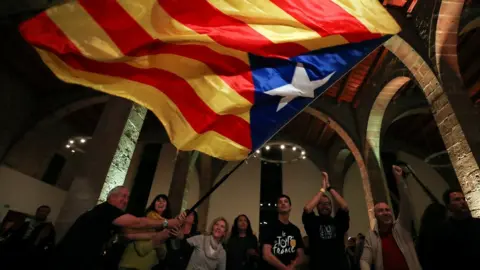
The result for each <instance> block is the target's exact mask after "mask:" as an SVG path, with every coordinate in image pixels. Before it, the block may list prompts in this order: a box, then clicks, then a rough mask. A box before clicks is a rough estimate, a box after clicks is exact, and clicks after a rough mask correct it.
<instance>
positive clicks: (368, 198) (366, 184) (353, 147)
mask: <svg viewBox="0 0 480 270" xmlns="http://www.w3.org/2000/svg"><path fill="white" fill-rule="evenodd" d="M304 112H306V113H308V114H310V115H312V116H314V117H316V118H318V119H320V120H322V121H324V122H325V123H328V124H329V125H330V127H331V128H332V129H333V130H335V132H336V133H337V134H338V136H340V138H342V140H343V141H344V142H345V144H346V145H347V147H348V149H349V150H350V152H351V153H352V155H353V157H354V158H355V161H356V162H357V165H358V168H359V169H360V175H361V177H362V186H363V191H364V192H365V202H366V203H367V209H368V219H369V221H370V226H371V227H372V228H373V226H374V225H375V215H374V213H373V206H374V202H373V196H372V190H371V187H370V181H369V178H368V171H367V168H366V164H365V160H364V159H363V156H362V153H361V152H360V149H359V148H358V146H357V144H356V143H355V141H354V140H353V139H352V137H350V135H348V133H347V132H346V131H345V129H344V128H343V127H342V126H340V125H339V124H338V123H337V122H336V121H335V120H334V119H332V118H331V117H330V116H328V115H327V114H325V113H323V112H321V111H319V110H316V109H313V108H311V107H307V108H306V109H305V110H304Z"/></svg>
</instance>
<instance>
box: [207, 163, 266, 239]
mask: <svg viewBox="0 0 480 270" xmlns="http://www.w3.org/2000/svg"><path fill="white" fill-rule="evenodd" d="M235 165H236V163H235V162H230V163H228V164H227V165H226V166H225V167H224V168H223V170H222V171H221V172H220V174H219V177H218V178H217V180H216V181H218V180H220V178H221V177H222V176H223V175H225V173H227V172H228V171H230V170H231V169H232V167H234V166H235ZM240 214H245V215H247V216H248V218H249V219H250V222H251V223H252V229H253V231H254V232H255V233H258V227H259V222H260V221H259V217H260V161H259V160H258V159H256V158H251V159H249V161H248V163H246V164H243V165H242V166H241V167H240V168H239V169H238V170H237V171H236V172H234V173H233V174H232V175H231V176H230V177H229V179H228V180H227V181H226V182H225V183H223V184H222V185H221V186H220V187H219V188H218V189H217V190H216V191H215V192H214V193H213V194H212V195H211V197H210V204H209V209H208V218H207V228H208V226H210V223H211V222H212V220H213V219H215V218H217V217H219V216H223V217H225V218H226V219H227V221H228V222H229V226H230V228H231V226H232V222H233V220H234V219H235V218H236V217H237V216H238V215H240Z"/></svg>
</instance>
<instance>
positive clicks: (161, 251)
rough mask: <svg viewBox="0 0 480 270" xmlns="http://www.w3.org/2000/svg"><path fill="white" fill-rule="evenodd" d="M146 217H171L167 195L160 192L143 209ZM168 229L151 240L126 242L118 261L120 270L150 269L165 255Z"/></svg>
mask: <svg viewBox="0 0 480 270" xmlns="http://www.w3.org/2000/svg"><path fill="white" fill-rule="evenodd" d="M145 215H146V217H147V218H151V219H157V220H164V219H170V218H172V212H171V210H170V203H169V201H168V196H167V195H165V194H160V195H157V196H156V197H155V199H153V201H152V203H151V204H150V206H149V207H148V208H147V210H146V211H145ZM169 236H170V234H169V230H163V231H162V232H160V234H159V235H158V237H156V238H154V239H152V240H137V241H134V242H132V243H130V244H128V246H127V248H126V249H125V252H124V253H123V256H122V260H121V261H120V264H119V266H120V270H150V269H151V268H152V267H153V266H155V265H156V264H157V263H158V262H159V261H160V260H163V259H164V258H165V255H166V252H167V250H166V246H165V241H166V240H167V239H168V238H169Z"/></svg>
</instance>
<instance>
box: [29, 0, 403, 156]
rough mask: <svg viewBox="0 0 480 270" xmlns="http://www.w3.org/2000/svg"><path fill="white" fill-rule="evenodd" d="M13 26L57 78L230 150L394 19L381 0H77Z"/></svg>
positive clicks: (259, 136) (182, 138)
mask: <svg viewBox="0 0 480 270" xmlns="http://www.w3.org/2000/svg"><path fill="white" fill-rule="evenodd" d="M20 31H21V33H22V35H23V36H24V38H25V39H26V40H27V41H28V42H29V43H31V44H32V45H33V46H34V47H35V48H36V50H37V51H38V53H39V54H40V56H41V58H42V60H43V61H44V62H45V64H47V66H48V67H49V68H50V69H51V70H52V71H53V72H54V73H55V74H56V76H58V77H59V78H60V79H62V80H64V81H66V82H70V83H76V84H82V85H85V86H88V87H91V88H94V89H96V90H99V91H102V92H105V93H109V94H112V95H116V96H120V97H124V98H127V99H130V100H132V101H134V102H136V103H138V104H141V105H143V106H145V107H147V108H148V109H150V110H151V111H153V112H154V113H155V115H156V116H157V117H158V118H159V119H160V121H161V122H162V123H163V125H164V126H165V128H166V130H167V133H168V135H169V137H170V140H171V142H172V143H173V144H174V145H175V146H176V147H177V148H178V149H181V150H198V151H201V152H204V153H207V154H209V155H212V156H214V157H218V158H222V159H226V160H238V159H243V158H245V157H247V156H248V154H249V153H250V152H251V151H252V150H255V149H257V148H258V147H260V146H261V145H262V144H263V143H264V142H265V141H267V140H268V139H269V138H270V137H271V136H272V135H273V134H274V133H276V132H277V131H278V130H279V129H280V128H281V127H282V126H283V125H284V124H285V123H287V122H288V121H289V120H290V119H291V118H292V117H294V116H295V115H296V114H297V113H298V112H300V111H301V110H302V109H303V108H304V107H305V106H307V105H308V104H309V103H310V102H312V101H313V100H314V99H315V98H316V97H318V96H319V95H320V94H321V93H323V92H324V91H325V90H326V89H328V87H329V86H330V85H331V84H333V83H334V82H335V81H336V80H338V79H339V78H340V77H341V76H343V74H345V73H346V72H348V71H349V70H350V69H351V68H352V67H353V66H354V65H355V64H357V63H358V62H359V61H361V60H362V59H363V58H364V57H365V56H367V55H368V54H369V53H370V52H372V51H373V50H374V49H375V48H377V47H378V46H380V45H381V44H382V43H383V42H384V41H385V40H386V39H387V38H388V37H389V35H393V34H396V33H397V32H399V31H400V28H399V26H398V25H397V24H396V22H395V21H394V19H393V18H392V17H391V16H390V15H389V14H388V12H387V11H386V10H385V9H384V8H383V6H382V4H381V3H380V2H379V1H377V0H317V1H312V0H270V1H268V0H256V1H247V0H189V1H178V0H135V1H132V0H118V1H114V0H80V1H75V2H68V3H65V4H62V5H59V6H56V7H52V8H50V9H48V10H46V11H45V12H43V13H41V14H39V15H38V16H36V17H34V18H32V19H30V20H28V21H26V22H24V23H23V24H22V25H21V27H20Z"/></svg>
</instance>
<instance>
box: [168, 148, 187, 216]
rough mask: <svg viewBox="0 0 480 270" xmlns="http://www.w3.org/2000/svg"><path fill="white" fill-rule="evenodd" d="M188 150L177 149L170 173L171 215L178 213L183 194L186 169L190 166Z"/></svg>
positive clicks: (185, 182)
mask: <svg viewBox="0 0 480 270" xmlns="http://www.w3.org/2000/svg"><path fill="white" fill-rule="evenodd" d="M190 157H191V155H190V152H185V151H178V152H177V157H176V160H175V167H174V170H173V175H172V182H171V184H170V190H169V191H168V200H169V201H170V209H172V215H174V216H175V215H178V214H180V211H181V209H182V204H183V197H184V195H185V187H186V184H187V177H188V171H189V168H190Z"/></svg>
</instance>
